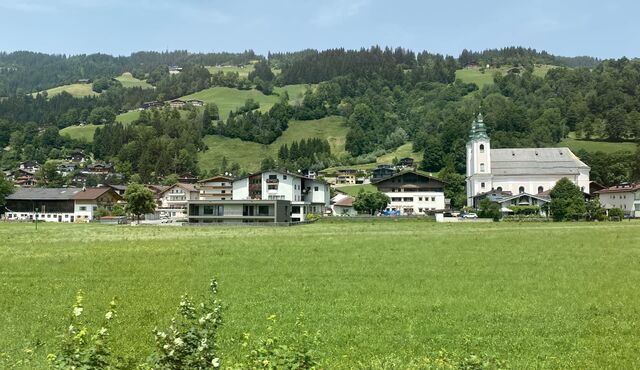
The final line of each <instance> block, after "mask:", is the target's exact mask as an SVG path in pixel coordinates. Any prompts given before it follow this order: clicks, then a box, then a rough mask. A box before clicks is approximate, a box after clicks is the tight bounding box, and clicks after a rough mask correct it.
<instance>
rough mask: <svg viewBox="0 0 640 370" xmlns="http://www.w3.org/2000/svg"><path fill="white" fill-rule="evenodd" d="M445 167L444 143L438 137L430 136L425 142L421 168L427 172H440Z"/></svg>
mask: <svg viewBox="0 0 640 370" xmlns="http://www.w3.org/2000/svg"><path fill="white" fill-rule="evenodd" d="M443 165H444V151H443V150H442V143H441V142H440V140H439V139H438V138H437V137H434V136H429V137H428V138H427V139H426V140H425V147H424V154H423V156H422V162H421V163H420V168H421V169H422V170H424V171H427V172H438V171H440V170H441V169H442V166H443Z"/></svg>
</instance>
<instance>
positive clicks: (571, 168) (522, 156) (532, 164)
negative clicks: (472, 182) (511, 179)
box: [491, 148, 589, 175]
mask: <svg viewBox="0 0 640 370" xmlns="http://www.w3.org/2000/svg"><path fill="white" fill-rule="evenodd" d="M580 169H589V166H587V165H586V164H584V162H582V161H581V160H580V159H579V158H578V157H577V156H576V155H575V154H573V152H571V150H570V149H569V148H514V149H491V173H492V174H494V175H529V174H532V173H535V174H560V175H577V174H579V173H580V171H579V170H580Z"/></svg>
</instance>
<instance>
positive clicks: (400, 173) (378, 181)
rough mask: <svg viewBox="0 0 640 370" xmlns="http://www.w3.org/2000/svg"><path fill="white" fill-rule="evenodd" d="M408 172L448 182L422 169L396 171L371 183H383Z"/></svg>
mask: <svg viewBox="0 0 640 370" xmlns="http://www.w3.org/2000/svg"><path fill="white" fill-rule="evenodd" d="M408 173H413V174H415V175H418V176H422V177H427V178H429V179H431V180H436V181H440V182H441V183H443V184H446V183H447V182H446V181H443V180H440V179H438V178H436V177H433V176H431V175H430V174H428V173H427V172H424V171H420V170H404V171H400V172H397V173H394V174H393V175H391V176H387V177H384V178H381V179H377V180H375V181H371V184H372V185H375V184H378V183H381V182H383V181H387V180H389V179H393V178H395V177H398V176H402V175H405V174H408Z"/></svg>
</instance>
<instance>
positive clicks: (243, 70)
mask: <svg viewBox="0 0 640 370" xmlns="http://www.w3.org/2000/svg"><path fill="white" fill-rule="evenodd" d="M206 68H207V69H208V70H209V73H211V74H214V73H218V72H220V71H222V72H224V73H227V72H237V73H238V75H240V77H247V76H249V73H251V72H253V69H254V68H253V64H247V65H245V66H242V67H238V66H207V67H206Z"/></svg>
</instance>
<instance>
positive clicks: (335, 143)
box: [198, 117, 349, 171]
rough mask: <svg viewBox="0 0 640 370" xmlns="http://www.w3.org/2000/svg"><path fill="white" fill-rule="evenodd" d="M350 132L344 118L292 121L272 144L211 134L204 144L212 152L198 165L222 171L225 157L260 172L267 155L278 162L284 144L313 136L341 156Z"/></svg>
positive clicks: (230, 161)
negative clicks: (327, 144) (261, 164)
mask: <svg viewBox="0 0 640 370" xmlns="http://www.w3.org/2000/svg"><path fill="white" fill-rule="evenodd" d="M348 130H349V129H348V128H347V126H346V125H345V123H344V119H343V118H342V117H327V118H322V119H318V120H309V121H295V120H294V121H291V122H289V128H287V130H286V131H285V132H284V133H283V134H282V136H280V137H279V138H277V139H276V140H275V141H274V142H273V143H271V144H270V145H263V144H259V143H255V142H251V141H243V140H240V139H231V138H228V137H224V136H219V135H209V136H205V138H204V143H205V144H206V145H207V147H208V148H209V149H208V150H206V151H204V152H203V153H201V154H200V156H199V157H198V163H199V164H200V168H201V169H203V170H209V169H212V168H219V167H220V165H221V163H222V157H226V158H227V161H228V162H229V164H230V163H232V162H234V163H238V164H239V165H240V166H241V167H242V168H243V169H246V170H251V171H253V170H258V169H259V168H260V162H261V161H262V159H264V158H265V157H267V156H271V157H272V158H274V159H275V158H276V157H277V155H278V149H280V146H281V145H284V144H291V143H292V142H293V141H300V140H302V139H309V138H313V137H317V138H322V139H327V141H329V145H330V146H331V153H334V154H336V155H340V154H342V153H344V152H345V150H344V144H345V141H346V136H347V132H348Z"/></svg>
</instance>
